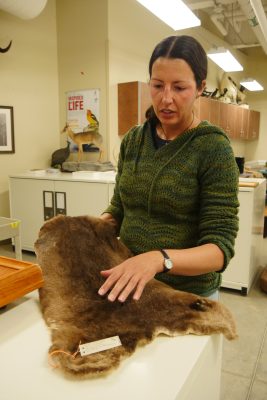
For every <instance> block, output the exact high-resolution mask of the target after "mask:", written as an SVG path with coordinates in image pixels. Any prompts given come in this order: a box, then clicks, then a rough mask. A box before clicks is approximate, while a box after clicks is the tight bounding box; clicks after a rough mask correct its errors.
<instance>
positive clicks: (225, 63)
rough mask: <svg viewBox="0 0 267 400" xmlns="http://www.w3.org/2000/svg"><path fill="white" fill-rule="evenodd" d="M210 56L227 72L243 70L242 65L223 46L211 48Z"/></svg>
mask: <svg viewBox="0 0 267 400" xmlns="http://www.w3.org/2000/svg"><path fill="white" fill-rule="evenodd" d="M208 57H209V58H210V59H211V60H212V61H213V62H215V64H217V65H218V66H219V67H221V68H222V69H223V70H224V71H226V72H232V71H243V67H242V65H241V64H239V62H238V61H237V60H236V59H235V58H234V56H233V55H232V54H231V53H230V51H229V50H226V49H224V48H223V47H218V48H216V49H212V50H210V51H209V52H208Z"/></svg>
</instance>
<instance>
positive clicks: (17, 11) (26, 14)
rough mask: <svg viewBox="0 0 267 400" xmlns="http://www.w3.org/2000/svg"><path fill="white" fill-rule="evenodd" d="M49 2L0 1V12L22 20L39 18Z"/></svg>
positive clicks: (33, 0) (41, 0)
mask: <svg viewBox="0 0 267 400" xmlns="http://www.w3.org/2000/svg"><path fill="white" fill-rule="evenodd" d="M46 3H47V0H23V1H22V0H0V10H3V11H6V12H8V13H9V14H12V15H15V16H16V17H19V18H22V19H32V18H35V17H37V16H38V15H39V14H40V13H41V12H42V11H43V9H44V8H45V6H46Z"/></svg>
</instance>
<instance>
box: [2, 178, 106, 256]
mask: <svg viewBox="0 0 267 400" xmlns="http://www.w3.org/2000/svg"><path fill="white" fill-rule="evenodd" d="M113 189H114V179H111V180H110V181H107V180H103V181H100V180H97V181H94V180H92V179H91V180H85V179H82V180H80V181H79V180H75V179H72V176H71V174H57V176H56V177H53V176H52V177H51V174H50V175H49V174H47V175H44V176H42V177H33V176H31V175H30V174H28V175H27V174H21V175H16V176H11V177H10V178H9V195H10V211H11V215H12V218H14V217H15V216H16V218H17V219H19V220H21V246H22V249H24V250H30V251H33V250H34V242H35V241H36V239H37V237H38V232H39V230H40V228H41V226H42V225H43V223H44V221H46V220H48V219H49V218H51V217H53V216H54V215H58V214H65V215H70V216H78V215H92V216H100V215H101V213H102V212H103V211H104V210H105V208H106V207H107V206H108V204H109V201H110V198H111V196H112V193H113Z"/></svg>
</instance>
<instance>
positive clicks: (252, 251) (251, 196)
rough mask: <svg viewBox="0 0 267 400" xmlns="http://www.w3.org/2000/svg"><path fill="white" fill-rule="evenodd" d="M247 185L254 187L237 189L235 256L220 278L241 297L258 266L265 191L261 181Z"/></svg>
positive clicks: (224, 285)
mask: <svg viewBox="0 0 267 400" xmlns="http://www.w3.org/2000/svg"><path fill="white" fill-rule="evenodd" d="M244 179H245V178H244ZM245 180H246V181H248V179H245ZM249 182H252V183H257V184H258V186H256V187H255V188H251V187H240V188H239V196H238V198H239V203H240V208H239V231H238V235H237V238H236V243H235V255H234V257H233V258H232V260H231V261H230V263H229V265H228V267H227V268H226V270H225V271H224V272H223V276H222V287H225V288H230V289H238V290H240V291H241V292H242V294H244V295H246V294H247V293H248V291H249V290H250V288H251V285H252V283H253V281H254V279H255V278H256V276H257V273H258V272H259V270H260V266H261V261H262V260H261V246H262V244H263V230H264V208H265V192H266V180H265V179H249Z"/></svg>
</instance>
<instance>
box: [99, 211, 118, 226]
mask: <svg viewBox="0 0 267 400" xmlns="http://www.w3.org/2000/svg"><path fill="white" fill-rule="evenodd" d="M99 218H100V219H103V220H104V221H107V222H111V223H112V224H113V225H114V226H115V227H116V230H117V229H118V222H117V221H116V219H115V218H114V217H113V215H112V214H110V213H103V214H101V215H100V217H99Z"/></svg>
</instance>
